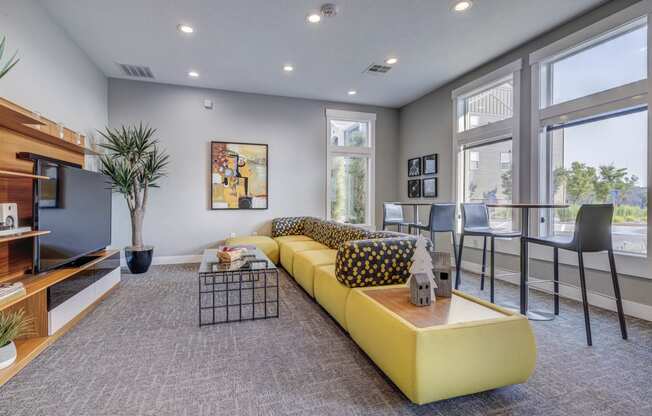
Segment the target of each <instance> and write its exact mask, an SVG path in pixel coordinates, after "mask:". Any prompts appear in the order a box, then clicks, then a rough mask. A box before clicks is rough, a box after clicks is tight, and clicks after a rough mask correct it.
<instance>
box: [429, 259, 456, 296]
mask: <svg viewBox="0 0 652 416" xmlns="http://www.w3.org/2000/svg"><path fill="white" fill-rule="evenodd" d="M431 256H432V262H433V264H434V265H435V269H434V274H435V295H436V296H437V297H439V298H450V297H451V296H452V294H453V286H452V279H451V254H450V253H447V252H441V251H435V252H431Z"/></svg>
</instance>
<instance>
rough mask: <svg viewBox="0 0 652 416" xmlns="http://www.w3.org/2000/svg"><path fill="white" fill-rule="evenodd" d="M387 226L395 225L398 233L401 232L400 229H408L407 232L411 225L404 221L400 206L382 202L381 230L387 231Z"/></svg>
mask: <svg viewBox="0 0 652 416" xmlns="http://www.w3.org/2000/svg"><path fill="white" fill-rule="evenodd" d="M389 225H396V228H397V230H398V232H401V230H402V229H401V227H408V232H409V230H410V227H411V226H412V225H413V223H411V222H406V221H405V218H404V217H403V207H402V206H400V205H398V204H393V203H391V202H383V230H385V229H387V226H389Z"/></svg>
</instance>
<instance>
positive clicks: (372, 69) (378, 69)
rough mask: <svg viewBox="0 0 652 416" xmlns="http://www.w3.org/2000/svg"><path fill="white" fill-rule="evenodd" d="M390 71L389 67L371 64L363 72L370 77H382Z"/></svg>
mask: <svg viewBox="0 0 652 416" xmlns="http://www.w3.org/2000/svg"><path fill="white" fill-rule="evenodd" d="M390 69H392V67H391V66H387V65H379V64H371V65H369V66H368V67H367V69H365V70H364V72H366V73H368V74H372V75H383V74H386V73H388V72H389V70H390Z"/></svg>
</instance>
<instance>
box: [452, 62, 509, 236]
mask: <svg viewBox="0 0 652 416" xmlns="http://www.w3.org/2000/svg"><path fill="white" fill-rule="evenodd" d="M520 68H521V62H520V60H519V61H516V62H513V63H511V64H509V65H507V66H505V67H503V68H500V69H498V70H497V71H495V72H493V73H491V74H487V75H486V76H484V77H482V78H480V79H478V80H476V81H474V82H471V83H469V84H468V85H465V86H463V87H461V88H459V89H457V90H455V91H453V106H454V108H455V110H456V111H455V118H456V123H457V129H456V131H455V132H454V133H453V136H454V137H453V139H454V143H455V152H456V153H457V154H456V155H455V156H456V158H455V160H456V166H457V169H456V170H457V175H456V184H457V186H456V188H457V200H458V201H459V202H469V203H470V202H482V203H487V204H502V203H505V204H507V203H511V202H512V201H513V200H514V198H515V197H514V193H515V190H516V189H518V186H517V184H516V183H515V182H516V181H517V180H518V175H514V174H513V169H512V153H513V152H515V151H517V144H518V128H517V127H515V126H517V125H518V112H517V111H515V110H516V108H515V104H516V103H517V102H518V93H519V91H518V90H519V74H520ZM489 214H490V221H491V225H492V227H495V228H499V229H504V230H510V229H512V228H514V227H515V224H513V221H512V218H513V216H512V210H511V209H506V208H490V209H489Z"/></svg>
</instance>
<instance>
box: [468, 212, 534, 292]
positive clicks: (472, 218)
mask: <svg viewBox="0 0 652 416" xmlns="http://www.w3.org/2000/svg"><path fill="white" fill-rule="evenodd" d="M467 235H468V236H473V237H483V239H484V242H483V245H482V273H481V274H480V290H484V276H485V268H486V267H487V237H488V238H489V239H490V240H491V271H490V276H489V279H490V280H489V281H490V295H489V297H490V299H491V302H492V303H493V302H494V280H495V276H496V270H495V269H496V268H495V266H494V264H495V263H494V258H495V252H496V250H495V246H496V239H497V238H505V239H510V238H520V237H521V233H520V232H518V231H501V230H497V229H495V228H491V226H490V225H489V209H488V208H487V205H485V204H483V203H468V204H462V234H461V236H460V248H459V250H458V251H457V252H458V256H457V262H456V263H457V264H456V267H457V272H456V275H455V289H459V287H460V282H461V281H460V269H461V266H462V250H463V248H464V237H465V236H467Z"/></svg>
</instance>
